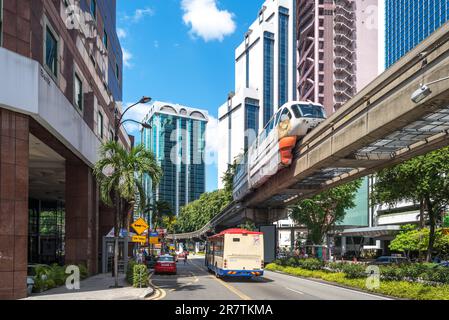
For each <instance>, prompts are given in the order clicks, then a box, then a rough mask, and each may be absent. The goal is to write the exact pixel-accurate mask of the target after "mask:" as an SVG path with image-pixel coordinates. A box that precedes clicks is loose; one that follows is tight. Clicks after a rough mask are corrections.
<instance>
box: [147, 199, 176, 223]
mask: <svg viewBox="0 0 449 320" xmlns="http://www.w3.org/2000/svg"><path fill="white" fill-rule="evenodd" d="M145 211H146V212H149V211H152V216H151V222H152V224H153V226H154V229H156V228H158V227H161V226H162V224H163V223H162V221H163V219H164V217H173V216H174V213H173V210H172V207H171V204H170V203H169V202H167V201H163V200H159V201H156V202H155V203H154V204H147V206H146V207H145Z"/></svg>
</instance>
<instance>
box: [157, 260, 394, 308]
mask: <svg viewBox="0 0 449 320" xmlns="http://www.w3.org/2000/svg"><path fill="white" fill-rule="evenodd" d="M151 282H152V284H153V285H154V286H155V287H156V294H155V295H154V296H153V297H152V298H151V299H152V300H385V299H386V298H384V297H380V296H376V295H372V294H368V293H363V292H359V291H355V290H349V289H346V288H341V287H337V286H333V285H329V284H323V283H319V282H316V281H312V280H306V279H300V278H297V277H292V276H288V275H283V274H279V273H275V272H270V271H265V275H264V277H262V278H258V279H234V278H231V279H224V280H223V279H217V278H215V276H214V275H212V274H211V273H209V272H208V271H207V269H206V267H205V266H204V257H198V256H197V257H192V256H189V260H188V263H187V264H186V265H184V262H183V261H180V262H179V263H178V274H177V275H176V276H175V275H152V276H151Z"/></svg>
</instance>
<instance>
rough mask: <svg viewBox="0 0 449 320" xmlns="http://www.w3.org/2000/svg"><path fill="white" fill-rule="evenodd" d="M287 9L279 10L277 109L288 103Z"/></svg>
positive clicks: (281, 8)
mask: <svg viewBox="0 0 449 320" xmlns="http://www.w3.org/2000/svg"><path fill="white" fill-rule="evenodd" d="M288 20H289V16H288V9H287V8H284V7H280V8H279V107H281V106H282V105H284V104H285V103H286V102H287V101H288V50H289V48H288V25H289V22H288Z"/></svg>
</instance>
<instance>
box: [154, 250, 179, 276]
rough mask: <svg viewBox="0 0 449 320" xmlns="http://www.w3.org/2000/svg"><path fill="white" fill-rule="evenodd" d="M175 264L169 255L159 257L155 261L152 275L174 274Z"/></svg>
mask: <svg viewBox="0 0 449 320" xmlns="http://www.w3.org/2000/svg"><path fill="white" fill-rule="evenodd" d="M176 272H177V269H176V262H175V259H174V257H173V256H171V255H168V254H167V255H164V256H160V257H159V258H158V259H157V262H156V265H155V266H154V273H155V274H161V273H169V274H176Z"/></svg>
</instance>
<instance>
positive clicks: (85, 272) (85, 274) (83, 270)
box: [78, 264, 89, 280]
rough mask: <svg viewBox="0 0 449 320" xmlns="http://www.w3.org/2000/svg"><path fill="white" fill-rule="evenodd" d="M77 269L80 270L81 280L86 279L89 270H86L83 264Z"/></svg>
mask: <svg viewBox="0 0 449 320" xmlns="http://www.w3.org/2000/svg"><path fill="white" fill-rule="evenodd" d="M78 268H79V269H80V277H81V280H83V279H86V278H87V277H88V276H89V270H87V267H86V266H85V265H84V264H80V265H79V266H78Z"/></svg>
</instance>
